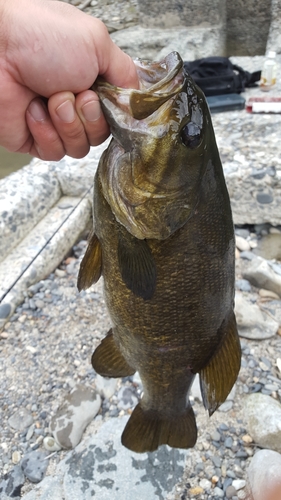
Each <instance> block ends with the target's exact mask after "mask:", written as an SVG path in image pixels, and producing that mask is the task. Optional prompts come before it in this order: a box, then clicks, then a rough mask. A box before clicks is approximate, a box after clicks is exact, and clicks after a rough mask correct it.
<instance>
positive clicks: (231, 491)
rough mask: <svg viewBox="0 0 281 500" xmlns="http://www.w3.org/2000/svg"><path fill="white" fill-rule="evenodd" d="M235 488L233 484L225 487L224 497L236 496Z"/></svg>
mask: <svg viewBox="0 0 281 500" xmlns="http://www.w3.org/2000/svg"><path fill="white" fill-rule="evenodd" d="M236 493H237V492H236V489H235V488H234V486H232V485H230V486H228V487H227V488H226V491H225V495H226V498H233V497H234V496H236Z"/></svg>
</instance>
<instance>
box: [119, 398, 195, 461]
mask: <svg viewBox="0 0 281 500" xmlns="http://www.w3.org/2000/svg"><path fill="white" fill-rule="evenodd" d="M196 439H197V427H196V422H195V416H194V412H193V409H192V407H191V406H190V407H188V408H187V409H186V411H185V412H184V413H183V414H182V415H179V416H178V417H176V418H173V419H168V418H163V417H162V416H161V415H160V414H159V413H158V412H156V411H152V410H150V411H145V410H143V409H142V407H141V403H139V404H138V405H137V406H136V407H135V409H134V411H133V413H132V415H131V417H130V419H129V421H128V423H127V425H126V427H125V429H124V431H123V434H122V438H121V440H122V444H123V445H124V446H126V448H129V450H132V451H135V452H137V453H144V452H146V451H154V450H157V448H158V446H160V445H161V444H168V445H169V446H172V447H173V448H192V447H193V446H194V445H195V443H196Z"/></svg>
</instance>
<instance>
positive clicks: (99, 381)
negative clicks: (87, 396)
mask: <svg viewBox="0 0 281 500" xmlns="http://www.w3.org/2000/svg"><path fill="white" fill-rule="evenodd" d="M117 383H118V381H117V379H116V378H106V377H102V376H101V375H99V374H97V376H96V379H95V385H96V389H97V391H98V392H99V393H100V395H101V396H103V397H104V398H107V399H110V398H111V396H113V394H114V393H115V390H116V387H117Z"/></svg>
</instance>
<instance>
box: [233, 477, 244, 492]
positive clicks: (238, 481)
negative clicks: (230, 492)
mask: <svg viewBox="0 0 281 500" xmlns="http://www.w3.org/2000/svg"><path fill="white" fill-rule="evenodd" d="M232 486H234V488H235V489H236V491H239V490H242V488H245V486H246V481H245V480H244V479H234V481H232Z"/></svg>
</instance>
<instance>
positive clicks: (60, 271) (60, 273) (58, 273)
mask: <svg viewBox="0 0 281 500" xmlns="http://www.w3.org/2000/svg"><path fill="white" fill-rule="evenodd" d="M55 275H56V276H58V277H59V278H64V277H65V276H66V271H64V270H63V269H56V270H55Z"/></svg>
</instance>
